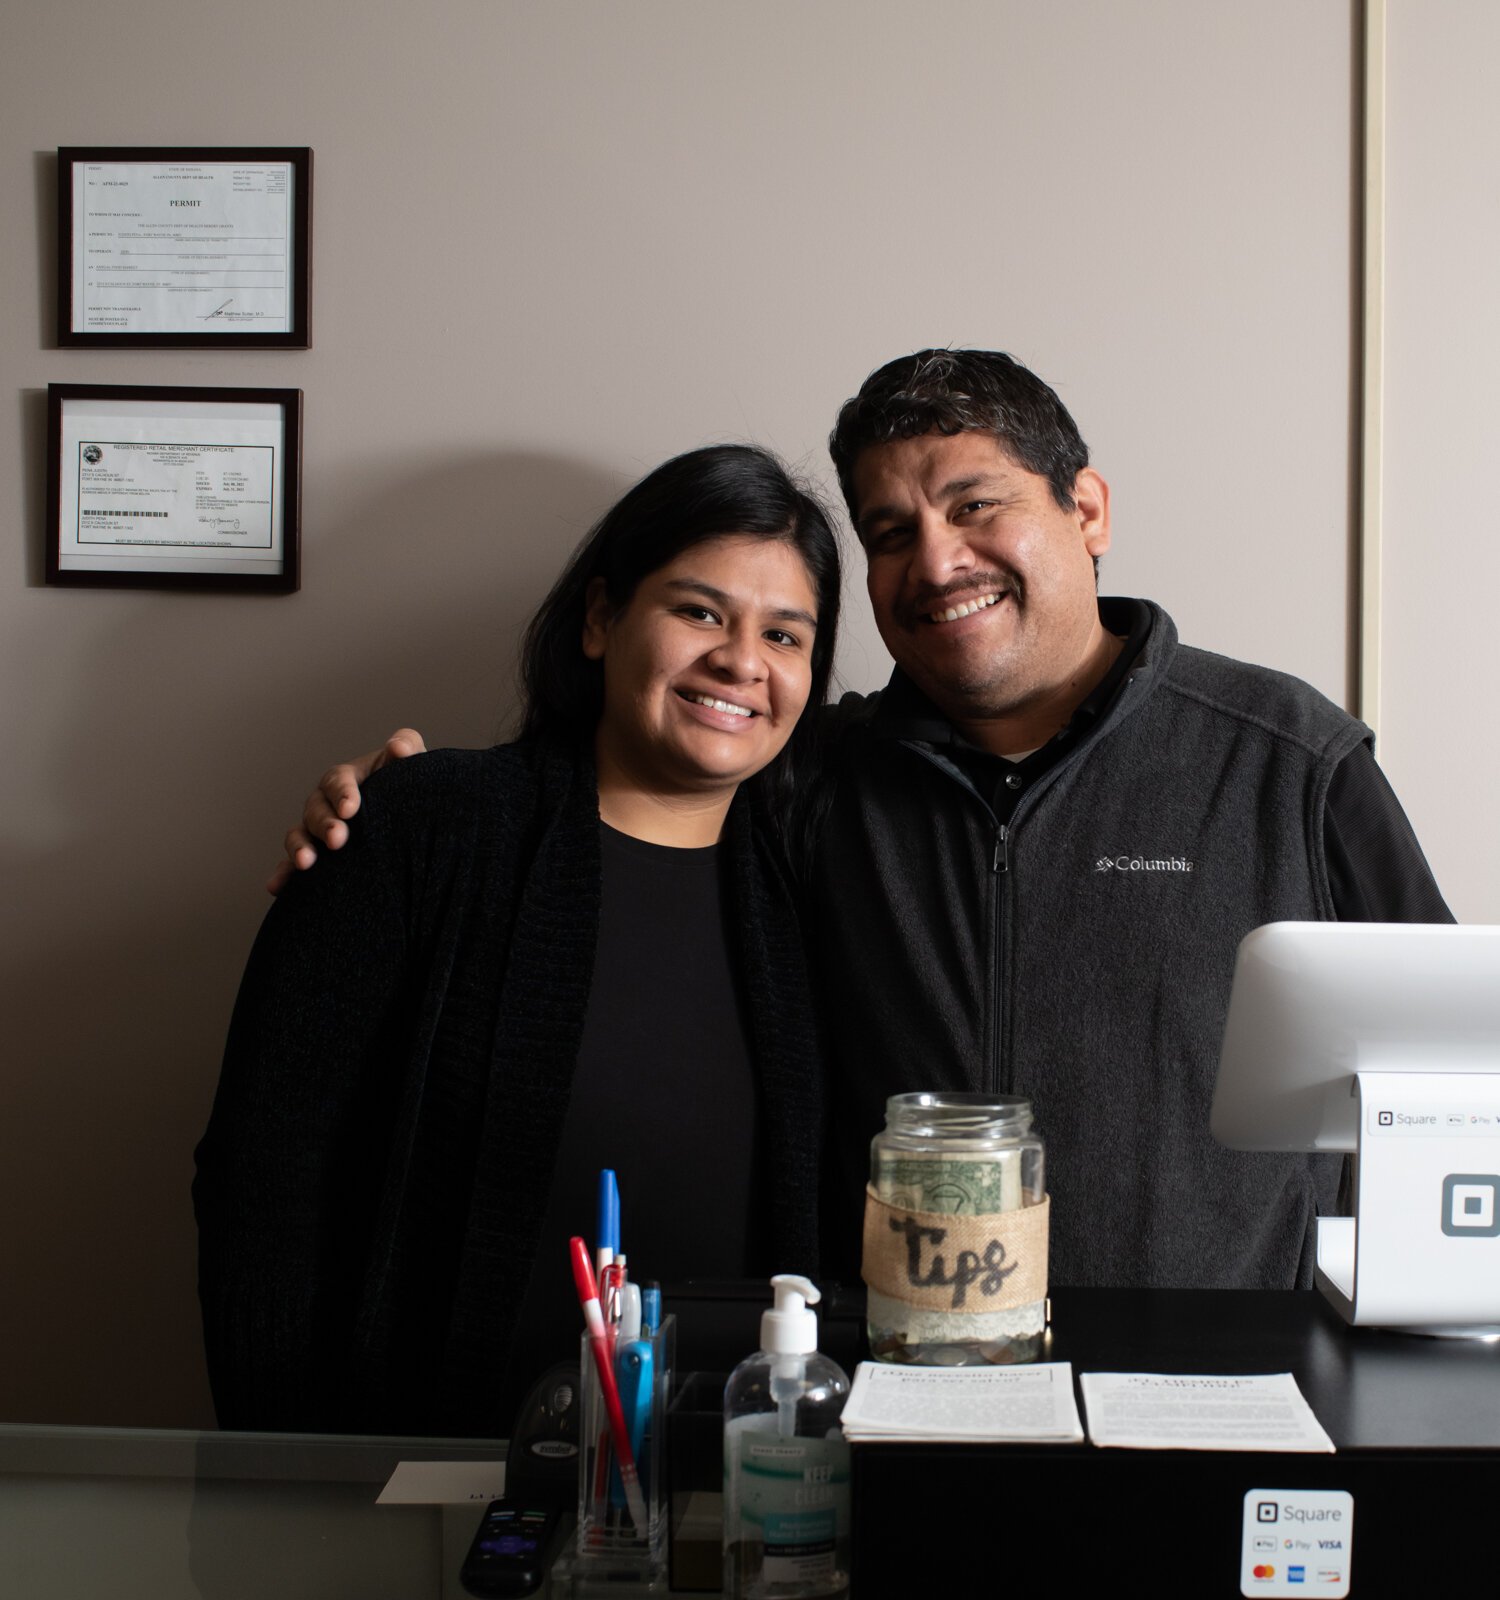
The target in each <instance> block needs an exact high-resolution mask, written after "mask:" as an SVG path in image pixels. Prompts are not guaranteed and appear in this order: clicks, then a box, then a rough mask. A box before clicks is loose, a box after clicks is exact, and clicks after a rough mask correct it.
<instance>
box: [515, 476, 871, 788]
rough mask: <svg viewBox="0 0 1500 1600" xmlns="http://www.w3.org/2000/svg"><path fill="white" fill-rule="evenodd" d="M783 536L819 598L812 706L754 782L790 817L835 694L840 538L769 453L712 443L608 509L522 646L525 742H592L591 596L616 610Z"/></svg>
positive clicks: (596, 682) (599, 702)
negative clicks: (711, 545)
mask: <svg viewBox="0 0 1500 1600" xmlns="http://www.w3.org/2000/svg"><path fill="white" fill-rule="evenodd" d="M726 534H738V535H744V536H747V537H750V538H761V539H776V540H780V541H782V542H784V543H786V544H789V545H791V546H792V547H793V548H794V549H795V550H796V551H797V552H798V554H799V555H800V556H801V557H802V560H803V563H804V564H805V566H806V567H807V572H808V577H809V578H810V579H811V580H812V586H813V591H814V593H815V595H816V596H817V607H818V628H817V634H816V636H815V637H814V639H813V647H812V662H811V665H812V682H811V685H810V688H809V692H808V697H807V709H806V710H805V711H804V712H803V714H802V716H801V717H800V718H799V719H798V722H797V726H796V728H795V729H794V730H793V732H792V736H791V738H790V739H789V740H788V741H787V744H786V747H785V749H783V750H782V752H781V754H780V755H779V756H777V758H776V759H775V760H774V761H773V762H772V763H771V764H770V765H769V766H768V767H767V768H766V769H765V770H764V771H763V772H761V773H758V774H757V775H756V777H755V778H753V779H751V780H750V781H751V782H752V783H753V784H754V785H756V787H757V788H758V789H759V790H760V791H761V793H762V794H763V795H764V796H765V798H766V799H767V801H768V802H769V803H770V804H771V806H772V807H773V810H774V811H775V812H776V813H777V814H778V815H779V816H781V817H782V818H783V819H784V818H785V816H786V815H787V811H788V807H789V806H790V803H791V800H792V796H793V794H794V793H795V792H796V791H797V790H798V789H799V788H800V787H801V786H802V784H803V781H804V780H805V779H806V778H808V777H810V776H811V769H812V766H813V763H814V759H815V752H814V745H815V741H816V728H815V723H816V720H817V708H818V707H819V706H820V705H822V704H823V702H824V700H825V699H826V698H827V694H828V681H829V678H830V676H831V674H832V670H833V649H834V639H835V635H836V633H837V631H838V616H839V589H840V577H841V575H840V568H839V551H838V541H837V539H836V538H835V536H834V532H833V528H832V526H831V524H830V522H829V520H828V514H827V512H826V511H825V510H824V509H823V507H822V506H821V505H820V504H819V503H818V500H817V498H816V497H815V496H814V495H812V494H810V493H809V492H808V491H807V490H806V489H804V488H802V487H801V486H800V485H799V484H797V483H796V482H794V481H793V479H792V477H791V475H790V474H789V473H788V472H787V470H786V468H785V467H783V466H782V464H781V463H780V462H779V461H778V460H777V459H776V458H775V456H773V455H771V454H770V453H769V452H767V451H765V450H761V449H758V448H756V447H755V446H754V445H746V444H719V445H709V446H707V447H706V448H705V449H702V450H690V451H688V452H687V454H685V455H680V456H674V457H673V458H672V459H671V460H670V461H665V462H663V463H662V465H661V466H659V467H657V468H656V470H655V471H654V472H650V473H647V475H646V476H645V477H644V478H642V479H641V481H640V482H639V483H638V484H636V485H635V487H634V488H633V489H630V490H628V491H627V492H626V494H625V495H624V497H623V498H622V499H620V500H619V501H617V502H616V503H615V504H614V505H613V506H612V507H611V508H610V509H609V510H608V511H606V512H605V513H604V515H603V517H601V518H600V519H599V521H598V522H597V523H596V524H595V525H594V527H593V529H592V530H591V531H590V532H589V534H588V536H587V538H585V539H584V541H583V543H582V544H581V545H580V546H579V547H578V549H577V551H576V552H575V553H574V555H573V559H572V560H571V561H570V562H569V563H568V565H567V567H566V568H565V569H564V571H563V574H562V576H561V577H560V578H559V579H558V580H557V582H556V583H555V584H554V585H553V586H552V592H551V593H550V594H549V595H548V596H547V598H546V599H545V600H544V601H543V602H542V604H541V608H540V609H539V610H538V611H537V614H536V615H535V616H534V617H533V618H532V619H531V623H530V625H529V626H528V627H527V629H526V634H525V637H524V639H523V640H522V644H521V674H520V675H521V692H522V721H521V737H522V738H523V739H524V738H534V737H538V736H542V735H557V734H561V735H565V736H572V737H574V738H584V737H592V735H593V731H594V729H595V727H596V726H597V725H598V722H599V718H600V716H601V715H602V713H603V710H604V668H603V664H602V663H601V662H598V661H590V660H589V659H588V657H586V656H585V655H584V653H583V625H584V615H585V612H586V610H587V607H588V595H589V588H590V586H591V585H592V583H593V581H594V580H595V579H596V578H602V579H603V581H604V592H605V596H606V598H607V599H608V601H609V604H610V607H611V609H614V610H617V609H618V608H620V607H621V606H623V605H625V604H627V603H628V602H629V600H630V599H631V597H632V596H633V595H634V594H635V591H636V589H637V588H638V587H639V585H640V583H641V580H642V579H643V578H645V577H647V576H649V575H650V574H651V573H653V572H656V571H657V570H658V569H659V568H661V567H664V566H666V565H667V563H668V562H669V561H673V560H675V559H676V558H677V557H678V556H679V555H681V554H682V552H683V551H684V550H690V549H692V547H693V546H694V545H696V544H702V543H703V542H704V540H706V539H717V538H721V537H723V536H724V535H726Z"/></svg>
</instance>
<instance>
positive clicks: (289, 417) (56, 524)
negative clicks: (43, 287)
mask: <svg viewBox="0 0 1500 1600" xmlns="http://www.w3.org/2000/svg"><path fill="white" fill-rule="evenodd" d="M75 402H90V403H104V404H108V405H116V406H118V407H119V408H120V413H121V414H122V415H125V414H128V413H129V411H130V408H132V407H134V408H136V413H135V414H136V416H137V417H138V418H140V419H142V420H146V419H148V418H149V420H151V421H152V422H153V423H156V424H159V430H158V431H159V432H160V434H161V438H160V439H159V440H154V441H151V442H149V443H144V442H142V441H139V440H131V441H126V442H125V444H124V445H123V446H122V447H123V448H126V449H130V450H136V451H146V450H155V451H156V452H157V453H158V454H166V455H170V453H172V452H176V453H177V454H178V455H179V456H180V457H183V458H184V461H185V458H186V457H187V456H188V455H191V454H194V453H203V454H205V455H206V454H207V452H208V451H210V450H212V451H218V452H221V453H222V452H223V451H224V450H226V449H229V448H234V449H241V448H243V449H246V450H247V451H248V450H260V449H267V448H270V449H272V450H273V451H275V452H276V453H275V454H273V456H272V458H271V460H270V461H269V463H267V465H266V470H267V472H268V473H269V491H270V498H271V502H272V504H273V506H279V508H280V515H281V553H280V557H279V560H277V561H276V562H274V563H273V562H271V561H270V560H267V561H265V562H263V563H260V565H261V566H263V567H265V568H267V569H269V570H255V571H248V572H245V571H239V572H236V571H228V570H217V568H216V564H217V563H220V562H224V563H228V562H230V561H233V560H236V559H238V560H241V561H253V560H254V559H255V558H254V556H253V554H248V555H245V554H242V555H239V556H235V555H232V554H229V553H228V549H229V547H226V546H222V545H210V544H208V543H207V542H205V543H204V544H202V545H198V546H193V545H190V544H180V543H177V542H172V543H166V544H163V543H161V542H159V541H155V540H145V541H142V542H141V543H140V544H139V545H135V546H127V545H124V544H123V543H122V542H117V541H114V540H102V541H98V543H99V553H98V555H97V558H96V559H98V560H99V561H100V562H101V565H99V566H97V567H95V566H90V565H88V564H87V563H88V561H89V559H90V557H89V556H88V555H83V554H80V553H79V552H78V550H77V549H76V546H77V544H78V543H80V542H82V541H81V539H80V531H81V525H82V515H83V509H82V504H81V502H82V500H83V497H84V490H83V488H82V477H83V471H84V464H85V463H88V464H89V465H94V464H96V463H97V464H102V458H103V453H104V450H105V449H107V448H110V447H111V446H110V445H109V444H108V443H106V444H104V445H102V446H99V447H97V448H98V454H94V455H90V454H88V452H89V451H91V450H95V449H96V446H95V445H94V444H92V443H90V444H86V445H85V444H80V445H78V447H77V449H78V455H77V456H76V457H75V456H74V453H73V451H72V450H71V449H70V450H69V458H70V459H69V461H68V462H67V463H66V465H67V467H68V469H69V470H70V471H71V472H72V473H74V474H76V475H77V476H76V477H75V478H74V480H73V483H74V486H73V488H72V490H71V492H70V491H69V490H68V489H67V487H66V480H65V474H64V466H65V463H64V461H63V454H64V449H65V438H64V424H65V421H66V420H67V414H68V410H69V406H70V403H75ZM174 405H180V406H181V407H182V408H183V411H182V417H183V419H187V418H188V417H189V416H190V414H192V413H193V412H194V410H195V408H196V415H194V416H193V418H192V421H193V422H199V423H201V421H202V419H203V417H204V415H205V411H204V409H203V408H205V407H209V408H211V407H220V408H222V409H223V412H224V420H225V422H226V424H229V425H231V426H232V425H233V423H234V421H235V418H236V412H238V413H239V420H240V421H241V422H242V423H243V422H244V421H245V420H246V412H247V409H248V408H251V407H264V406H279V407H280V409H281V425H280V430H279V439H278V440H276V441H274V442H273V443H272V444H270V445H266V444H263V443H259V442H255V443H240V442H236V443H234V444H233V445H232V446H231V445H210V444H205V443H204V442H203V441H198V440H188V441H186V442H174V441H173V435H174V433H176V434H177V435H178V436H179V438H180V436H182V435H186V434H188V433H190V432H192V431H193V427H192V423H186V424H185V425H184V426H182V427H181V428H178V429H174V427H173V421H174V419H173V417H172V415H171V413H170V411H167V412H166V413H165V414H162V408H166V407H171V406H174ZM147 406H149V407H151V408H153V409H152V412H149V413H148V412H147V411H146V410H145V407H147ZM208 414H209V415H211V412H210V413H208ZM251 420H253V421H254V422H255V423H257V424H262V425H263V424H264V422H265V420H266V419H265V418H264V417H256V418H253V419H251ZM153 465H159V463H153ZM167 470H168V471H171V470H176V471H178V472H179V473H180V474H182V475H185V473H186V471H187V470H188V467H187V466H186V465H185V464H181V465H179V464H176V463H171V464H169V466H168V468H167ZM194 470H197V469H194ZM92 492H94V493H98V494H102V495H105V496H106V497H110V498H118V497H119V496H120V495H124V494H130V495H132V496H135V497H136V498H137V499H138V500H139V501H141V502H143V503H149V498H150V495H151V494H153V493H156V494H159V493H161V492H162V491H160V490H150V489H147V490H142V489H141V488H139V487H131V486H127V487H124V488H121V489H112V488H108V487H100V488H98V489H95V490H94V491H92ZM224 493H225V491H224V490H223V488H222V487H219V488H213V487H211V488H210V489H209V490H208V491H207V494H208V495H209V496H210V497H218V498H221V499H222V497H223V495H224ZM158 503H159V502H158ZM200 503H201V502H200ZM68 507H71V508H72V520H71V521H70V527H69V530H68V534H67V535H66V536H65V532H64V528H63V518H64V514H65V510H66V509H67V508H68ZM95 514H96V515H98V516H101V517H110V516H113V517H115V518H119V517H121V516H124V515H127V514H128V515H130V516H132V517H146V516H150V517H152V518H153V519H154V518H156V517H167V516H169V515H170V513H167V512H162V511H159V510H149V511H148V510H132V511H129V512H128V513H127V512H122V511H119V510H114V511H111V510H100V511H98V512H96V513H95ZM272 521H273V527H274V513H273V514H272ZM301 533H302V391H301V390H300V389H234V388H197V387H174V386H153V385H142V384H97V383H51V384H48V385H47V582H48V583H49V584H58V585H63V586H66V587H75V588H103V589H196V590H215V591H220V592H223V591H231V592H237V593H259V594H291V593H294V592H295V591H296V589H297V588H298V587H299V585H300V583H301ZM90 542H94V541H90ZM236 548H237V549H238V550H240V551H253V550H254V549H256V548H259V547H258V546H241V547H236ZM193 549H196V550H198V551H199V552H200V553H199V554H198V555H196V556H194V555H189V554H187V552H188V551H190V550H193ZM209 549H216V550H220V551H222V552H224V553H221V554H218V555H205V554H202V553H201V552H203V551H206V550H209ZM143 551H149V552H151V553H149V554H143V553H142V552H143ZM127 561H135V562H144V563H146V564H145V565H143V566H124V565H120V564H119V563H121V562H127ZM174 561H178V562H182V563H185V564H184V565H180V566H173V565H172V563H173V562H174Z"/></svg>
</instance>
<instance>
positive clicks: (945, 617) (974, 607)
mask: <svg viewBox="0 0 1500 1600" xmlns="http://www.w3.org/2000/svg"><path fill="white" fill-rule="evenodd" d="M1005 595H1006V591H1005V590H1001V589H993V590H991V591H990V592H989V593H988V594H978V595H975V596H973V598H971V599H968V600H960V601H959V602H958V603H957V604H956V605H952V606H944V607H939V608H938V609H937V610H935V611H927V612H924V613H922V615H923V616H924V617H925V618H926V620H927V621H928V622H938V623H942V622H957V621H958V620H959V618H960V617H972V616H973V615H974V613H975V612H976V611H984V610H986V609H987V608H988V607H990V606H995V605H999V603H1000V602H1001V601H1002V600H1003V599H1004V598H1005Z"/></svg>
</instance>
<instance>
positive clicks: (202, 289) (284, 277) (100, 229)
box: [72, 161, 296, 333]
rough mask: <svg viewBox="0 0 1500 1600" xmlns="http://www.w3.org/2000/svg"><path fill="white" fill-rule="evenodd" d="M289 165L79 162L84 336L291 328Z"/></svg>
mask: <svg viewBox="0 0 1500 1600" xmlns="http://www.w3.org/2000/svg"><path fill="white" fill-rule="evenodd" d="M295 176H296V175H295V169H294V168H293V167H292V165H291V163H289V162H285V161H269V162H256V161H243V162H241V161H214V162H171V161H160V162H133V161H87V162H84V161H80V162H78V163H77V164H76V165H75V166H74V168H73V242H72V249H73V307H72V315H73V322H72V326H73V329H74V331H75V332H77V333H214V332H235V333H288V332H290V331H291V328H292V313H293V305H292V290H293V278H292V249H293V238H294V229H293V203H294V196H293V192H292V191H293V186H294V182H295Z"/></svg>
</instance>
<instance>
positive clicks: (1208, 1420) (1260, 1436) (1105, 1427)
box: [1078, 1372, 1333, 1455]
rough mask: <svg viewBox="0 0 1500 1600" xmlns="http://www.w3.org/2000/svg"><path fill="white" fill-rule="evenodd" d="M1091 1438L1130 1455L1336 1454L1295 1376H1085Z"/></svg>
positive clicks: (1108, 1374)
mask: <svg viewBox="0 0 1500 1600" xmlns="http://www.w3.org/2000/svg"><path fill="white" fill-rule="evenodd" d="M1078 1382H1079V1386H1080V1387H1081V1388H1082V1390H1083V1404H1084V1409H1085V1410H1086V1411H1087V1412H1088V1419H1089V1438H1090V1439H1091V1440H1092V1441H1093V1442H1094V1443H1095V1444H1097V1445H1119V1446H1123V1447H1124V1448H1126V1449H1130V1450H1302V1451H1320V1452H1324V1453H1327V1454H1330V1455H1331V1454H1332V1453H1333V1440H1332V1439H1330V1438H1329V1437H1328V1435H1327V1434H1326V1433H1325V1432H1324V1431H1323V1429H1322V1426H1321V1425H1320V1424H1319V1422H1318V1419H1317V1418H1316V1417H1315V1416H1314V1415H1313V1412H1312V1407H1311V1406H1309V1405H1308V1403H1307V1401H1306V1400H1304V1399H1303V1397H1302V1391H1301V1390H1300V1389H1299V1388H1298V1387H1297V1380H1296V1379H1295V1378H1294V1377H1293V1376H1292V1375H1291V1373H1290V1372H1274V1373H1266V1374H1263V1375H1257V1376H1250V1375H1233V1374H1230V1375H1226V1376H1223V1377H1207V1376H1198V1375H1196V1374H1189V1375H1184V1376H1181V1377H1175V1376H1173V1375H1171V1374H1169V1373H1160V1372H1085V1373H1083V1374H1082V1375H1081V1376H1080V1378H1079V1380H1078Z"/></svg>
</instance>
